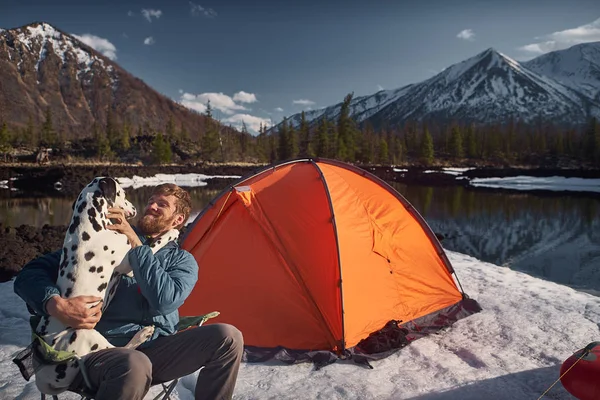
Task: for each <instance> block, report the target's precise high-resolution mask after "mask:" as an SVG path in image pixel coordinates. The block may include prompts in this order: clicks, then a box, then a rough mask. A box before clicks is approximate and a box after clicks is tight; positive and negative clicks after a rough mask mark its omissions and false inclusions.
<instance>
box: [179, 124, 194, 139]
mask: <svg viewBox="0 0 600 400" xmlns="http://www.w3.org/2000/svg"><path fill="white" fill-rule="evenodd" d="M179 137H180V138H181V140H182V141H183V142H184V143H188V142H189V141H190V140H191V138H190V133H189V132H188V131H187V129H185V125H184V124H183V121H182V122H181V129H179Z"/></svg>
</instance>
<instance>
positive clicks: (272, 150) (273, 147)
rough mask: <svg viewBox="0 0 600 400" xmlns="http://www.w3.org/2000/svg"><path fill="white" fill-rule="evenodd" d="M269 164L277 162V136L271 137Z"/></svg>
mask: <svg viewBox="0 0 600 400" xmlns="http://www.w3.org/2000/svg"><path fill="white" fill-rule="evenodd" d="M268 138H269V162H270V163H274V162H275V161H277V147H278V143H277V137H275V135H269V136H268Z"/></svg>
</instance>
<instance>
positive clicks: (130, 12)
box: [127, 10, 135, 17]
mask: <svg viewBox="0 0 600 400" xmlns="http://www.w3.org/2000/svg"><path fill="white" fill-rule="evenodd" d="M134 15H135V14H134V13H133V11H131V10H129V11H127V16H128V17H133V16H134Z"/></svg>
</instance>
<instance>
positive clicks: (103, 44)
mask: <svg viewBox="0 0 600 400" xmlns="http://www.w3.org/2000/svg"><path fill="white" fill-rule="evenodd" d="M73 36H74V37H76V38H77V39H79V41H81V42H83V43H85V44H87V45H88V46H90V47H91V48H92V49H94V50H96V51H97V52H99V53H101V54H103V55H104V56H106V57H108V58H110V59H111V60H116V59H117V48H116V47H115V45H114V44H112V43H111V42H110V41H108V39H104V38H101V37H98V36H96V35H91V34H89V33H85V34H83V35H81V36H80V35H73Z"/></svg>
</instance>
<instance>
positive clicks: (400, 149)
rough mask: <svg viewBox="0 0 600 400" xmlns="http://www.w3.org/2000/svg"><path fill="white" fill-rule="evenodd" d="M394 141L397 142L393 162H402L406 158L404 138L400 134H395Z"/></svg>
mask: <svg viewBox="0 0 600 400" xmlns="http://www.w3.org/2000/svg"><path fill="white" fill-rule="evenodd" d="M393 138H394V142H395V143H396V146H395V150H394V155H393V159H392V162H393V163H394V164H400V163H401V162H402V161H403V160H404V146H403V145H402V139H400V137H399V136H398V135H394V137H393Z"/></svg>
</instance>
